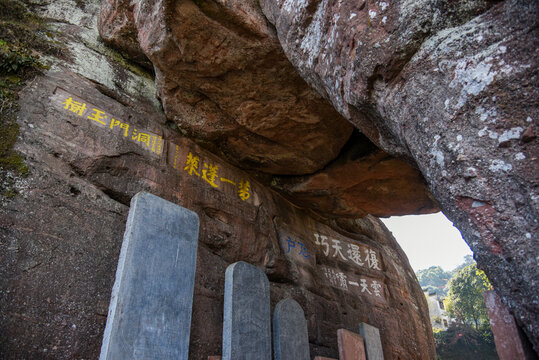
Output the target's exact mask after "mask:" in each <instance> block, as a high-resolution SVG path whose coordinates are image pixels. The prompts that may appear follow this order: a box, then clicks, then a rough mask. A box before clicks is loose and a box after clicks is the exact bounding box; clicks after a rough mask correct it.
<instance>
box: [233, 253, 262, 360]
mask: <svg viewBox="0 0 539 360" xmlns="http://www.w3.org/2000/svg"><path fill="white" fill-rule="evenodd" d="M247 359H249V360H251V359H252V360H271V317H270V293H269V281H268V278H267V277H266V274H264V272H263V271H262V270H260V269H259V268H257V267H256V266H253V265H250V264H247V263H245V262H243V261H240V262H237V263H234V264H231V265H229V266H228V268H227V269H226V274H225V304H224V319H223V360H247Z"/></svg>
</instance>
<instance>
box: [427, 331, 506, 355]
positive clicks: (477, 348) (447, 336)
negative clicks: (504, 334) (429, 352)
mask: <svg viewBox="0 0 539 360" xmlns="http://www.w3.org/2000/svg"><path fill="white" fill-rule="evenodd" d="M434 343H435V344H436V354H437V356H438V359H439V360H477V359H481V360H497V359H498V354H497V353H496V347H495V345H494V340H493V337H492V335H490V336H486V335H485V334H484V333H482V332H480V331H477V330H475V329H474V328H472V327H470V326H468V325H464V324H453V325H451V326H450V327H449V329H447V330H446V331H443V330H439V331H435V332H434Z"/></svg>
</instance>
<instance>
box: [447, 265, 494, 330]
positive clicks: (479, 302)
mask: <svg viewBox="0 0 539 360" xmlns="http://www.w3.org/2000/svg"><path fill="white" fill-rule="evenodd" d="M448 285H449V293H448V297H447V298H446V301H445V306H446V309H447V312H448V313H449V315H450V316H451V317H453V318H455V319H456V320H457V321H459V322H461V323H463V324H468V325H472V326H473V327H474V328H475V330H479V331H480V330H482V329H484V328H490V326H489V320H488V314H487V307H486V306H485V302H484V300H483V291H486V290H489V289H490V288H491V286H490V283H489V281H488V279H487V276H486V275H485V273H484V272H483V271H481V270H479V269H478V268H477V267H476V266H475V264H472V265H468V266H466V267H464V268H463V269H461V270H459V271H457V273H456V274H455V275H454V276H453V277H452V278H451V280H449V284H448Z"/></svg>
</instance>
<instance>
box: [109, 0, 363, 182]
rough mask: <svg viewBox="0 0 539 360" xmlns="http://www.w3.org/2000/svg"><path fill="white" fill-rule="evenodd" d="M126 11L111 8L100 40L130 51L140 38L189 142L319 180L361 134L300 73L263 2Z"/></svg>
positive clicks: (153, 5)
mask: <svg viewBox="0 0 539 360" xmlns="http://www.w3.org/2000/svg"><path fill="white" fill-rule="evenodd" d="M126 3H127V4H128V3H129V2H128V1H115V0H112V1H104V5H103V10H102V12H101V21H100V24H101V27H100V29H101V34H102V36H103V38H104V39H105V40H107V41H108V42H109V43H112V44H114V45H115V46H117V47H120V48H124V47H126V48H127V49H133V48H135V45H134V40H133V37H134V36H137V34H138V39H139V40H140V48H141V50H142V51H143V53H144V54H145V55H146V56H147V57H148V58H149V59H150V60H151V61H152V63H153V64H154V67H155V71H156V76H157V80H156V81H157V85H158V91H159V96H160V98H161V101H162V104H163V108H164V110H165V113H166V115H167V118H168V119H170V120H173V121H174V122H175V123H176V124H177V125H178V127H179V128H180V129H181V130H182V131H183V132H184V133H185V134H188V135H190V136H192V137H194V138H197V139H198V140H199V141H201V142H203V143H205V144H206V146H207V147H209V148H211V149H213V150H214V151H216V152H222V153H223V154H224V155H225V156H226V157H227V158H228V159H229V160H230V161H232V162H235V163H241V164H243V165H247V166H249V167H250V168H253V169H257V170H263V171H266V172H270V173H277V174H305V173H311V172H314V171H316V170H318V169H320V168H322V167H323V166H324V165H325V164H326V163H328V162H329V161H330V160H332V159H333V158H335V157H336V156H337V154H338V153H339V151H340V149H341V147H342V146H343V145H344V143H345V142H346V141H347V140H348V138H349V136H350V134H351V132H352V128H353V127H352V126H351V125H350V124H349V123H348V122H347V121H346V120H345V119H343V118H342V116H340V115H339V114H338V113H337V112H336V111H335V110H334V109H333V107H332V106H331V105H330V104H328V103H327V102H326V101H325V100H324V99H323V98H322V97H321V96H320V95H318V94H317V93H316V92H315V91H313V90H312V89H311V88H310V87H309V86H308V85H307V84H306V83H305V82H304V81H303V80H302V79H301V77H300V76H299V75H298V74H297V72H296V71H295V70H294V68H293V67H292V65H291V64H290V62H289V61H288V59H287V58H286V56H285V55H284V53H283V50H282V49H281V46H280V45H279V43H278V41H277V38H276V36H275V32H274V29H273V27H271V26H270V25H269V24H268V22H267V20H266V19H265V17H264V16H263V14H262V13H261V12H260V11H259V9H258V8H257V5H256V2H254V1H250V2H244V1H232V2H228V3H219V2H201V3H199V4H198V5H197V4H195V2H191V1H176V2H170V1H169V2H166V1H148V2H133V4H134V5H133V7H132V8H131V7H129V6H126V5H127V4H126ZM129 19H134V22H129ZM135 27H136V29H137V32H136V33H135Z"/></svg>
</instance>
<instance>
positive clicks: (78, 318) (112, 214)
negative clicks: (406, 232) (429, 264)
mask: <svg viewBox="0 0 539 360" xmlns="http://www.w3.org/2000/svg"><path fill="white" fill-rule="evenodd" d="M68 100H69V101H68ZM120 101H121V102H120ZM73 102H75V103H79V104H85V105H86V110H84V111H83V112H82V115H81V113H79V112H74V111H72V110H71V109H72V108H71V106H67V104H71V103H73ZM122 102H124V103H122ZM66 106H67V108H66ZM21 107H22V109H23V110H22V111H21V113H20V114H19V121H20V125H21V135H20V136H21V139H20V141H19V142H18V145H17V150H18V151H20V152H21V153H22V154H24V155H25V157H26V161H27V164H28V166H29V169H30V176H29V177H28V178H26V179H24V181H23V182H21V183H20V184H19V192H20V195H19V196H17V197H15V198H14V199H13V200H4V203H3V207H2V210H1V211H2V217H1V218H2V226H1V236H2V239H3V240H2V245H1V246H2V251H1V254H2V256H1V258H0V259H1V260H2V263H3V264H6V265H5V266H3V267H2V279H3V280H2V288H3V296H2V299H1V306H2V309H3V311H2V321H1V323H2V325H1V326H2V333H3V334H10V336H8V337H3V338H2V347H1V348H2V355H3V356H5V357H7V358H10V357H13V358H17V357H28V356H29V357H33V358H55V359H62V358H64V359H70V358H95V357H96V356H97V354H98V352H99V347H100V344H101V337H102V333H103V329H104V324H105V320H106V314H107V306H108V302H109V297H110V292H111V287H112V283H113V279H114V272H115V268H116V264H117V261H118V254H119V250H120V245H121V241H122V233H123V230H124V228H125V220H126V216H127V211H128V204H129V200H130V198H131V197H132V196H133V195H134V194H135V193H136V192H138V191H141V190H144V191H148V192H151V193H153V194H156V195H158V196H161V197H164V198H165V199H168V200H170V201H173V202H175V203H178V204H181V205H182V206H185V207H187V208H189V209H192V210H194V211H196V212H197V213H198V215H199V216H200V222H201V228H200V238H199V239H200V240H199V241H200V245H199V250H198V259H197V276H196V285H195V295H194V296H195V297H194V309H193V324H192V335H191V348H190V358H192V359H205V358H207V356H208V355H212V354H220V352H221V340H220V339H221V332H222V316H223V314H222V311H223V310H222V307H223V292H224V275H225V269H226V266H227V265H228V264H230V263H232V262H235V261H239V260H242V261H247V262H249V263H252V264H254V265H256V266H259V267H261V268H262V269H264V271H265V272H266V274H267V275H268V277H269V279H270V281H271V294H272V305H273V306H274V305H275V304H276V303H277V302H278V301H279V300H281V299H283V298H285V297H293V298H294V299H296V300H297V301H298V302H299V303H300V304H301V305H302V307H303V309H304V310H305V314H306V317H307V319H308V323H309V334H310V343H311V348H312V352H313V354H318V355H326V356H333V357H335V356H337V351H336V344H337V342H336V330H337V329H338V328H342V327H345V328H349V329H352V330H353V329H355V328H356V326H357V324H358V323H359V322H368V323H370V324H373V325H375V326H377V327H379V328H380V330H381V333H382V337H383V341H384V351H385V354H386V357H387V358H388V359H398V358H408V359H410V358H421V359H426V358H434V347H433V343H432V337H431V333H430V332H431V329H430V324H429V322H428V313H427V307H426V303H425V299H424V297H423V295H422V292H421V289H420V288H419V285H418V284H417V282H416V279H415V276H414V274H413V271H412V269H411V268H410V266H409V264H408V262H407V260H406V256H405V255H404V253H403V252H402V251H401V250H400V248H399V246H398V244H397V243H396V242H395V240H394V239H393V237H392V236H391V235H390V233H389V232H388V231H387V229H385V227H384V226H383V224H382V223H381V222H380V221H379V220H378V219H376V218H374V217H370V216H367V217H365V218H363V219H358V220H349V221H344V220H341V221H339V222H337V221H327V220H326V221H325V220H323V219H321V218H319V219H314V218H313V217H311V216H308V215H307V214H306V213H305V212H303V211H301V210H299V209H297V208H296V207H294V206H292V205H291V204H290V203H289V202H288V201H286V200H284V199H283V198H281V197H280V196H279V195H278V194H276V193H275V192H273V191H271V190H269V189H268V188H267V187H265V186H264V185H262V184H260V183H258V182H257V181H256V180H255V179H254V178H252V177H251V176H250V175H249V174H247V173H244V172H243V171H241V170H239V169H237V168H235V167H233V166H232V165H229V164H228V163H226V162H225V161H224V160H222V159H220V158H218V157H216V156H214V155H213V154H211V153H210V152H208V151H206V150H204V149H202V148H200V147H199V146H197V145H196V144H194V143H193V142H191V141H189V140H187V139H185V138H183V137H180V136H179V135H178V134H177V133H176V132H175V131H173V130H171V129H170V128H168V127H166V126H165V125H164V124H163V123H162V119H161V118H160V117H159V116H158V114H156V113H155V110H154V109H153V107H152V106H151V104H148V103H142V102H139V103H138V104H135V103H131V102H129V101H128V100H126V98H125V97H123V98H118V100H115V99H112V98H110V97H108V96H107V95H105V94H103V93H102V92H101V91H100V90H99V88H98V87H96V86H95V84H93V83H91V82H90V81H88V80H87V79H85V78H83V77H81V76H80V75H77V74H75V73H73V72H71V71H70V70H68V69H63V70H62V71H61V72H53V71H51V72H49V73H48V74H47V75H46V76H45V77H42V78H40V79H37V80H35V82H34V83H33V84H32V85H31V86H30V87H28V88H27V89H26V90H25V91H24V93H23V94H21ZM96 110H98V111H100V112H101V113H99V112H97V111H96ZM95 114H99V115H100V116H99V117H96V116H95ZM107 119H115V120H116V121H119V123H118V125H114V124H116V123H113V125H112V128H111V125H109V124H107V126H104V125H103V124H101V123H100V122H99V121H103V122H105V121H108V120H107ZM125 124H128V125H129V128H127V129H126V127H125V126H124V127H122V128H120V126H121V125H125ZM134 129H137V130H136V133H137V134H140V133H144V134H150V135H151V136H155V138H152V139H151V142H150V145H148V144H147V143H145V142H141V141H139V138H138V137H135V138H133V134H134V133H135V130H134ZM125 132H127V133H128V135H129V136H128V137H126V136H125ZM154 139H155V140H156V141H155V142H154ZM195 157H197V158H198V159H199V164H198V165H195V164H194V163H193V162H191V161H190V160H192V159H193V158H195ZM209 167H213V168H214V169H216V171H217V174H218V177H216V178H212V177H211V176H210V175H208V172H206V170H207V169H208V168H209ZM241 184H249V185H248V186H247V187H242V185H241ZM300 244H301V245H300ZM336 246H337V247H338V248H339V249H336ZM367 257H368V258H369V259H368V260H367ZM343 276H344V279H346V280H345V281H344V282H342V281H340V280H339V279H343ZM362 281H364V282H365V284H367V290H368V291H362V288H361V287H360V286H359V284H360V283H361V282H362ZM354 283H357V284H358V285H354Z"/></svg>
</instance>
